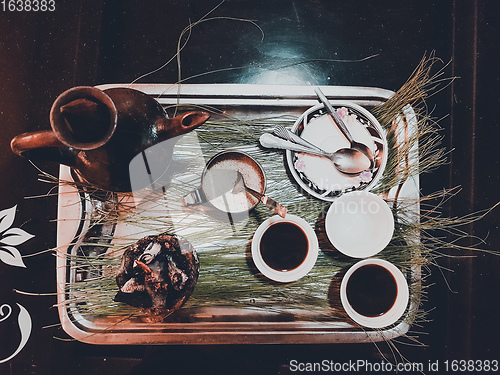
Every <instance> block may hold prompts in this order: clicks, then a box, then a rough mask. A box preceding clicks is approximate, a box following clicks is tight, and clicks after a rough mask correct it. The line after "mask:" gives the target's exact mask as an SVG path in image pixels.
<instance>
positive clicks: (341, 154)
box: [259, 133, 371, 175]
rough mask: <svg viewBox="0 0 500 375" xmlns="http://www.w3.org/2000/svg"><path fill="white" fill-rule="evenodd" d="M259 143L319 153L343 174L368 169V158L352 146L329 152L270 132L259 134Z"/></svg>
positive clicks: (272, 146) (369, 164)
mask: <svg viewBox="0 0 500 375" xmlns="http://www.w3.org/2000/svg"><path fill="white" fill-rule="evenodd" d="M259 141H260V144H261V145H262V146H264V147H266V148H279V149H283V150H290V151H295V152H305V153H307V154H313V155H319V156H323V157H326V158H329V159H330V160H331V161H332V162H333V164H334V165H335V168H337V169H338V170H339V172H342V173H344V174H348V175H357V174H360V173H361V172H363V171H365V170H367V169H370V167H371V163H370V160H369V159H368V158H367V157H366V156H365V155H364V154H363V153H361V152H359V151H358V150H355V149H353V148H341V149H340V150H337V151H335V152H332V153H329V152H326V151H323V150H321V149H319V150H316V149H314V148H310V147H306V146H303V145H299V144H297V143H294V142H291V141H287V140H285V139H282V138H278V137H276V136H274V135H272V134H269V133H264V134H262V135H261V136H260V139H259Z"/></svg>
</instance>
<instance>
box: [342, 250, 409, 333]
mask: <svg viewBox="0 0 500 375" xmlns="http://www.w3.org/2000/svg"><path fill="white" fill-rule="evenodd" d="M366 265H377V266H381V267H383V268H385V269H386V270H388V271H389V272H390V273H391V274H392V276H393V277H394V280H395V281H396V286H397V290H398V292H397V296H396V300H395V301H394V304H393V305H392V307H391V308H390V309H389V310H388V311H387V312H385V313H384V314H382V315H380V316H375V317H368V316H365V315H361V314H359V313H358V312H357V311H356V310H354V308H353V307H352V306H351V304H350V303H349V300H348V298H347V282H348V281H349V278H350V277H351V275H352V274H353V273H354V272H355V271H356V270H358V269H359V268H361V267H363V266H366ZM409 297H410V294H409V289H408V282H407V281H406V278H405V276H404V275H403V273H402V272H401V271H400V270H399V268H397V267H396V266H395V265H394V264H392V263H391V262H388V261H386V260H383V259H377V258H370V259H363V260H361V261H359V262H357V263H356V264H354V265H353V266H352V267H351V268H349V270H348V271H347V272H346V274H345V275H344V276H343V278H342V282H341V284H340V300H341V302H342V307H343V308H344V310H345V312H346V313H347V314H348V315H349V317H350V318H351V319H352V320H353V321H354V322H356V323H358V324H359V325H362V326H364V327H368V328H384V327H387V326H390V325H391V324H394V323H395V322H397V320H398V319H399V318H401V316H402V315H403V314H404V312H405V311H406V307H407V306H408V301H409Z"/></svg>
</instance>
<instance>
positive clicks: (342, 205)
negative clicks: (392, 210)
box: [331, 197, 381, 215]
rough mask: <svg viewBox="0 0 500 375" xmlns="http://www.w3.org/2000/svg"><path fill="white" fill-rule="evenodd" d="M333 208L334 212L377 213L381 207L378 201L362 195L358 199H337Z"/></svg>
mask: <svg viewBox="0 0 500 375" xmlns="http://www.w3.org/2000/svg"><path fill="white" fill-rule="evenodd" d="M331 209H332V212H333V213H334V214H342V215H346V214H347V215H376V214H378V213H379V211H380V209H381V208H380V204H378V203H377V202H376V201H374V200H372V199H371V200H370V199H366V198H363V197H361V198H359V199H356V200H341V199H340V200H337V201H336V202H335V203H334V204H333V205H332V208H331Z"/></svg>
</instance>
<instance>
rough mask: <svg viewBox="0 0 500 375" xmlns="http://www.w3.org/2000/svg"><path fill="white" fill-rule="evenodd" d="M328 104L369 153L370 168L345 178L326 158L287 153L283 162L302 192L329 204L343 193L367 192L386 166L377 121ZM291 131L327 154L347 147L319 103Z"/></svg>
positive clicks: (353, 108) (344, 104)
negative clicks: (370, 158) (371, 162)
mask: <svg viewBox="0 0 500 375" xmlns="http://www.w3.org/2000/svg"><path fill="white" fill-rule="evenodd" d="M331 104H332V106H333V108H334V109H335V110H336V111H337V113H338V114H339V116H340V117H342V119H343V121H344V122H345V123H346V126H347V127H348V128H349V131H350V133H351V134H352V136H353V138H354V139H355V140H357V141H358V142H361V143H363V144H365V145H366V146H367V147H368V148H369V149H370V150H371V151H372V153H373V156H374V165H373V167H372V168H371V169H369V170H366V171H363V172H361V173H360V174H357V175H347V174H345V173H342V172H341V171H339V170H338V169H337V168H336V167H335V165H334V164H333V163H332V161H331V160H330V159H328V158H325V157H322V156H319V155H312V154H309V153H303V152H294V151H290V150H287V151H286V163H287V166H288V169H289V170H290V173H291V175H292V177H293V178H294V180H295V181H296V182H297V184H298V185H299V186H300V187H301V188H302V189H303V190H304V191H305V192H306V193H308V194H310V195H312V196H314V197H316V198H318V199H321V200H324V201H327V202H333V201H334V200H335V199H336V198H337V197H339V196H341V195H342V194H343V193H346V192H351V191H358V190H370V188H372V187H373V186H375V185H376V184H377V182H378V181H379V180H380V178H381V177H382V173H383V171H384V168H385V165H386V163H387V140H386V133H385V131H384V129H383V128H382V126H381V125H380V124H379V122H378V121H377V119H376V118H375V117H374V116H373V115H372V114H371V113H370V112H369V111H368V110H367V109H365V108H363V107H361V106H359V105H357V104H355V103H352V102H348V101H336V100H332V101H331ZM291 131H292V132H293V133H295V134H297V135H299V136H300V137H302V138H303V139H305V140H307V141H308V142H310V143H312V144H314V145H316V146H317V147H319V148H321V149H322V150H324V151H326V152H329V153H334V152H336V151H337V150H339V149H343V148H348V147H350V143H349V142H348V140H347V139H346V138H345V136H344V135H343V134H342V132H341V131H340V130H339V128H338V127H337V126H336V124H335V123H334V122H333V120H332V118H331V117H330V116H329V115H327V111H326V110H325V107H324V105H323V104H318V105H316V106H314V107H311V108H309V109H308V110H307V111H305V112H304V113H303V114H302V115H301V116H300V117H299V118H298V119H297V121H296V122H295V124H294V125H293V127H292V129H291Z"/></svg>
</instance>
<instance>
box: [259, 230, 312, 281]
mask: <svg viewBox="0 0 500 375" xmlns="http://www.w3.org/2000/svg"><path fill="white" fill-rule="evenodd" d="M308 251H309V241H308V239H307V236H306V234H305V233H304V231H303V230H302V228H300V227H299V226H298V225H296V224H294V223H291V222H287V221H284V222H277V223H274V224H273V225H271V226H270V227H269V228H267V229H266V231H265V232H264V234H263V235H262V238H261V240H260V253H261V255H262V260H263V261H264V262H265V263H266V264H267V265H268V266H269V267H271V268H272V269H274V270H276V271H282V272H286V271H290V270H294V269H296V268H297V267H299V266H300V265H301V264H302V263H303V262H304V260H305V259H306V257H307V254H308Z"/></svg>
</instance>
